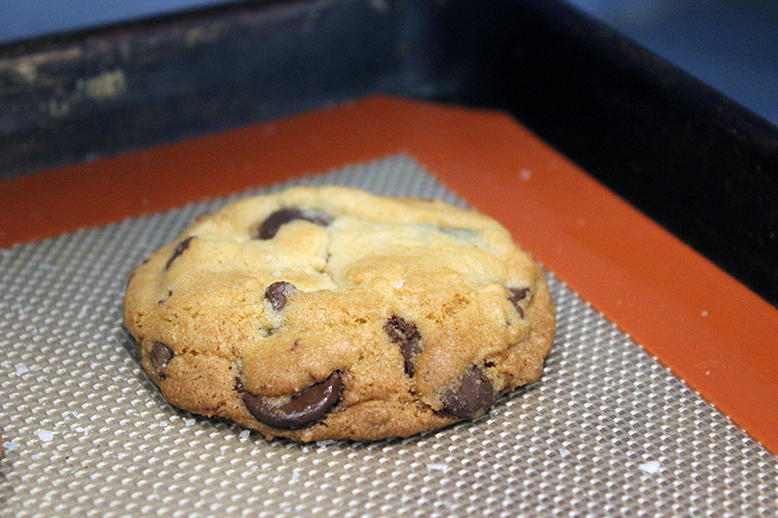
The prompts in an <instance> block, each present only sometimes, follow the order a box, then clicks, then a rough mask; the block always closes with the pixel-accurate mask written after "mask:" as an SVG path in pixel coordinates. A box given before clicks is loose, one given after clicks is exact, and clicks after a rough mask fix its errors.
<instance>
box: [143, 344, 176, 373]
mask: <svg viewBox="0 0 778 518" xmlns="http://www.w3.org/2000/svg"><path fill="white" fill-rule="evenodd" d="M173 356H175V353H174V352H173V349H171V348H170V347H168V346H167V345H165V344H163V343H162V342H154V345H152V346H151V354H150V355H149V359H150V360H151V364H152V365H153V366H154V370H156V371H157V376H159V378H160V379H165V378H166V377H167V366H168V364H169V363H170V361H171V360H172V359H173Z"/></svg>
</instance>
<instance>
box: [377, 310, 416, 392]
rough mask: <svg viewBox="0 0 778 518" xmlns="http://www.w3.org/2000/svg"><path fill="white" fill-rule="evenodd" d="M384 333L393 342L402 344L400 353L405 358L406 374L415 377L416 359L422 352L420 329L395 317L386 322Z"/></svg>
mask: <svg viewBox="0 0 778 518" xmlns="http://www.w3.org/2000/svg"><path fill="white" fill-rule="evenodd" d="M384 331H386V334H388V335H389V338H391V339H392V342H394V343H397V342H400V351H401V352H402V354H403V358H405V372H406V374H408V376H410V377H413V375H414V374H415V372H416V365H415V362H416V357H417V356H418V355H419V354H421V351H422V349H421V334H420V333H419V329H418V328H417V327H416V325H415V324H413V323H411V322H408V321H407V320H405V319H403V318H401V317H398V316H397V315H395V316H393V317H391V318H390V319H389V320H387V321H386V324H385V325H384Z"/></svg>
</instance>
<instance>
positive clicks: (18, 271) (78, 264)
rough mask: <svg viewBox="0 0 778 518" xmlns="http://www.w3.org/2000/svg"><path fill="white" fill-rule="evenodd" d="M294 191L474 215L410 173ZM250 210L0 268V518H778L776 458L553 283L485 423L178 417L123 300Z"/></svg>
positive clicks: (46, 250) (12, 257)
mask: <svg viewBox="0 0 778 518" xmlns="http://www.w3.org/2000/svg"><path fill="white" fill-rule="evenodd" d="M291 183H293V184H299V183H307V184H312V185H320V184H341V185H350V186H354V187H359V188H364V189H368V190H371V191H373V192H376V193H379V194H387V195H409V196H422V197H435V198H442V199H444V200H446V201H448V202H450V203H454V204H457V205H460V206H464V205H465V202H464V201H463V200H462V199H460V198H458V197H457V196H456V195H455V194H453V193H452V192H451V191H450V190H448V189H447V188H446V187H445V186H444V185H443V184H441V183H440V182H439V181H438V180H436V179H435V178H434V177H433V176H432V175H430V174H429V173H428V172H427V171H426V170H425V168H424V167H423V166H422V165H420V163H419V162H418V161H417V160H416V159H415V157H413V156H411V155H408V154H394V155H392V156H388V157H386V158H384V159H380V160H372V161H368V162H362V163H358V164H353V165H351V166H345V167H340V168H337V169H334V170H331V171H325V172H322V173H321V174H317V175H312V176H305V177H302V178H299V179H296V180H294V181H292V182H291ZM285 185H289V183H288V182H287V183H286V184H275V185H274V186H272V187H269V188H268V189H270V190H275V189H280V188H282V187H284V186H285ZM257 192H265V189H259V190H252V191H249V192H244V193H242V194H239V195H237V196H232V197H225V198H220V199H215V200H210V201H204V202H200V203H195V204H190V205H187V206H184V207H182V208H178V209H174V210H170V211H166V212H158V213H154V214H151V215H148V216H144V217H136V218H133V219H128V220H125V221H122V222H119V223H114V224H110V225H107V226H100V227H94V228H88V229H84V230H80V231H77V232H72V233H68V234H65V235H62V236H60V237H56V238H50V239H46V240H43V241H38V242H33V243H27V244H21V245H17V246H13V247H9V248H4V249H0V351H2V357H1V361H0V380H1V382H2V383H1V388H0V401H2V411H1V412H0V430H2V435H3V446H4V449H5V457H4V458H3V459H2V460H0V513H2V515H3V516H16V517H19V518H21V517H43V516H101V517H109V516H116V517H118V516H167V517H176V516H202V517H205V516H214V517H222V516H260V517H262V516H268V517H269V516H339V517H348V516H424V517H434V516H441V517H442V516H476V515H485V516H486V515H488V516H506V517H507V516H522V515H526V516H537V515H544V516H570V515H610V516H613V515H625V516H641V515H644V516H645V515H648V516H655V515H665V516H667V515H674V516H680V515H690V516H714V515H715V516H745V515H753V516H757V515H759V516H764V515H771V516H774V515H776V513H778V462H777V461H776V457H775V456H774V455H772V454H771V453H770V452H768V451H767V450H766V449H764V448H763V447H762V446H761V445H760V444H759V443H757V442H756V441H755V440H753V439H751V438H750V437H749V436H748V435H747V434H746V433H745V432H744V431H743V430H741V429H740V428H739V427H737V426H735V425H734V424H732V423H731V422H730V420H729V419H728V418H727V417H726V416H725V415H724V414H722V413H720V412H719V411H718V410H717V409H716V408H714V407H713V405H711V404H710V403H708V402H706V401H705V400H704V399H703V398H702V397H701V396H700V395H699V394H697V393H696V392H695V391H693V390H692V389H690V388H688V387H687V385H686V384H684V383H683V382H682V381H681V380H680V379H678V378H677V377H675V376H674V375H673V374H672V373H671V372H670V371H669V370H668V369H667V368H665V367H664V366H662V364H660V363H659V362H658V361H657V360H656V359H655V358H653V357H652V356H651V355H650V354H648V353H647V352H646V350H645V349H644V348H642V347H641V346H639V345H637V344H636V343H635V342H633V341H632V340H631V339H630V337H629V336H627V335H626V334H625V333H624V332H622V331H621V330H620V329H619V328H618V327H617V326H616V325H614V324H613V323H611V322H610V321H608V320H607V319H606V318H605V317H604V316H603V315H602V314H601V313H599V312H598V311H597V310H595V309H593V308H592V307H591V306H590V305H589V304H588V303H587V302H585V301H584V300H582V299H581V298H580V297H579V296H577V295H576V294H575V293H574V292H573V291H572V290H571V289H569V288H568V287H567V286H566V285H565V284H564V283H562V282H561V281H560V280H558V278H557V277H556V276H555V275H554V273H553V272H551V273H550V274H549V277H550V284H551V289H552V293H553V296H554V299H555V302H556V304H557V308H558V326H559V331H558V336H557V340H556V343H555V346H554V349H553V351H552V353H551V355H550V356H549V358H548V360H547V362H546V368H545V372H544V375H543V377H542V378H541V380H540V381H539V382H537V383H535V384H533V385H531V386H528V387H526V388H522V389H519V390H517V391H515V392H513V393H511V394H510V395H508V396H506V397H504V398H503V399H502V400H500V402H499V403H498V404H497V405H496V407H495V408H494V409H493V411H492V412H490V413H489V414H488V415H487V416H485V417H484V418H482V419H480V420H478V421H476V422H466V423H461V424H459V425H456V426H453V427H450V428H448V429H445V430H442V431H439V432H436V433H431V434H426V435H422V436H416V437H411V438H407V439H395V440H387V441H378V442H369V443H350V442H334V441H327V442H320V443H312V444H296V443H292V442H288V441H285V440H275V441H271V442H268V441H265V440H264V439H263V438H262V437H261V436H260V435H258V434H255V433H249V432H248V431H245V430H242V429H240V428H238V427H236V426H233V425H231V424H228V423H225V422H223V421H220V420H218V419H207V418H202V417H198V416H194V415H190V414H187V413H184V412H181V411H178V410H176V409H175V408H173V407H171V406H170V405H168V404H167V403H166V402H165V401H164V400H163V399H162V398H161V396H160V394H159V392H158V390H157V389H156V388H155V387H154V385H153V384H152V383H151V382H150V381H149V380H148V379H147V377H146V376H145V374H144V373H143V372H142V369H141V367H140V365H139V357H138V353H137V351H136V349H135V346H134V344H133V342H132V339H131V338H130V337H129V335H128V334H127V333H126V331H125V330H124V329H123V328H122V324H121V300H122V295H123V291H124V286H125V282H126V280H127V277H128V275H129V274H130V272H131V270H132V269H133V268H134V266H135V265H136V264H138V263H139V262H140V261H141V260H142V259H143V258H144V257H146V256H147V255H148V254H150V253H151V252H152V251H153V250H155V249H156V248H157V247H158V246H160V245H162V244H163V243H165V242H167V241H169V240H170V239H172V238H173V237H175V236H176V234H177V233H178V232H179V231H180V230H182V229H183V227H185V226H186V225H187V224H188V223H189V222H190V221H191V220H192V219H193V218H194V217H195V216H196V215H197V214H199V213H201V212H204V211H208V210H212V209H214V208H215V207H217V206H219V205H221V204H223V203H226V202H227V201H230V200H231V199H234V198H236V197H238V196H244V195H247V194H252V193H257Z"/></svg>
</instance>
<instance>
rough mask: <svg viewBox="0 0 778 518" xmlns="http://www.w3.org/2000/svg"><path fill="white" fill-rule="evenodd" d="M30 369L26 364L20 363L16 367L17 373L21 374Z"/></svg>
mask: <svg viewBox="0 0 778 518" xmlns="http://www.w3.org/2000/svg"><path fill="white" fill-rule="evenodd" d="M29 370H30V369H28V368H27V366H26V365H19V366H17V367H16V375H17V376H21V375H22V374H24V373H26V372H28V371H29Z"/></svg>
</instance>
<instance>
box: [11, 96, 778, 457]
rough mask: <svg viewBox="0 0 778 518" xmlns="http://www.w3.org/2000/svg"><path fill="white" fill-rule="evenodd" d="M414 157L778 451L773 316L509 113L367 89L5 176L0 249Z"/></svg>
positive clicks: (777, 317) (777, 316)
mask: <svg viewBox="0 0 778 518" xmlns="http://www.w3.org/2000/svg"><path fill="white" fill-rule="evenodd" d="M398 152H407V153H408V154H409V155H411V156H413V157H414V158H415V159H416V160H418V161H419V162H420V163H421V164H423V165H424V166H425V167H426V168H427V169H428V170H429V171H430V172H431V173H432V174H434V175H435V176H436V177H438V178H439V179H440V180H441V181H442V182H443V183H444V184H446V185H447V186H448V187H450V188H451V189H453V190H454V191H455V192H456V193H457V194H459V195H460V196H462V197H463V198H464V199H466V200H467V201H468V202H470V203H471V204H472V205H473V206H475V207H477V208H478V209H479V210H481V211H483V212H485V213H487V214H490V215H491V216H493V217H495V218H496V219H498V220H499V221H501V222H502V223H503V224H505V225H506V226H507V227H508V228H509V230H510V231H511V232H512V233H513V235H514V237H515V238H516V239H517V241H518V242H520V243H521V244H522V245H523V246H524V247H525V248H526V249H527V250H528V251H530V252H531V253H532V254H533V255H534V256H535V257H537V258H538V259H539V260H540V261H541V262H542V263H544V265H545V266H546V267H548V268H549V269H550V270H551V271H553V272H554V274H555V275H556V276H557V277H558V278H560V279H561V280H563V281H564V282H565V283H566V284H567V285H568V286H569V287H570V288H571V289H573V290H574V291H576V292H577V293H579V294H580V295H581V296H582V297H583V298H584V299H586V300H587V301H589V302H590V303H591V304H592V306H593V307H595V308H596V309H597V310H599V311H601V312H602V313H603V314H604V315H605V316H606V317H607V318H609V319H610V320H612V321H613V322H615V323H616V324H617V325H618V326H619V327H620V328H621V329H622V330H623V331H624V332H626V333H628V334H629V335H630V336H632V338H633V339H634V340H636V341H637V342H638V343H639V344H641V345H642V346H644V347H645V348H646V349H647V350H648V351H649V352H650V353H651V354H653V355H655V356H656V357H658V358H659V360H660V361H661V362H663V363H664V364H666V365H667V366H669V367H670V368H671V369H672V371H673V372H674V373H675V374H676V375H678V376H679V377H681V378H682V379H683V380H685V381H686V382H687V383H688V384H689V385H690V386H691V387H692V388H694V389H696V390H697V391H698V392H700V393H701V394H702V395H703V396H704V397H705V398H706V399H708V400H709V401H711V402H712V403H713V404H715V405H716V406H717V407H718V408H719V409H720V410H721V411H723V412H724V413H725V414H727V415H728V416H729V417H730V418H731V419H732V420H733V421H734V422H735V423H737V424H738V425H740V426H741V427H742V428H743V429H745V430H746V431H747V432H748V433H749V434H751V435H752V436H753V437H754V438H755V439H757V440H758V441H760V442H761V443H762V444H763V445H764V446H765V447H766V448H768V449H769V450H770V451H772V452H773V453H776V454H778V397H776V396H778V384H777V383H778V347H776V346H775V341H776V336H778V311H777V310H776V309H775V308H773V307H772V306H771V305H769V304H767V303H766V302H765V301H764V300H762V299H761V298H759V297H758V296H756V295H755V294H754V293H753V292H751V291H750V290H748V289H747V288H745V287H744V286H743V285H741V284H739V283H738V282H737V281H735V280H734V279H733V278H732V277H730V276H729V275H727V274H726V273H724V272H723V271H722V270H720V269H719V268H717V267H716V266H714V265H713V264H712V263H710V262H709V261H707V260H706V259H705V258H703V257H702V256H700V255H699V254H697V253H695V252H694V251H693V250H691V249H690V248H689V247H688V246H686V245H685V244H684V243H682V242H681V241H679V240H678V239H676V238H675V237H673V236H672V235H671V234H669V233H668V232H666V231H665V230H663V229H662V228H661V227H659V226H658V225H656V224H655V223H653V222H652V221H651V220H649V219H648V218H646V217H645V216H643V215H642V214H641V213H640V212H638V211H637V210H635V209H634V208H633V207H631V206H630V205H628V204H627V203H625V202H624V201H623V200H621V199H620V198H619V197H618V196H616V195H614V194H613V193H611V192H610V191H608V190H607V189H606V188H605V187H603V186H602V185H601V184H599V183H598V182H597V181H595V180H594V179H593V178H592V177H590V176H589V175H587V174H586V173H584V172H583V171H581V170H580V169H579V168H578V167H576V166H575V165H574V164H572V163H571V162H570V161H568V160H567V159H565V158H564V157H563V156H561V155H560V154H559V153H558V152H556V151H555V150H554V149H553V148H551V147H550V146H548V145H546V144H545V143H543V142H542V141H540V140H539V139H538V138H537V137H536V136H534V135H533V134H532V133H530V132H529V131H528V130H527V129H525V128H523V127H522V126H521V125H519V124H517V123H516V122H515V121H514V120H513V119H511V118H510V117H509V116H507V115H505V114H502V113H498V112H491V111H480V110H473V109H467V108H454V107H446V106H440V105H435V104H429V103H423V102H416V101H408V100H401V99H396V98H391V97H371V98H368V99H364V100H361V101H357V102H355V103H351V104H345V105H342V106H338V107H335V108H331V109H325V110H321V111H317V112H313V113H308V114H303V115H298V116H294V117H290V118H286V119H282V120H279V121H274V122H271V123H266V124H261V125H257V126H252V127H248V128H244V129H239V130H235V131H230V132H225V133H220V134H217V135H212V136H207V137H202V138H197V139H193V140H189V141H185V142H181V143H177V144H173V145H168V146H163V147H158V148H153V149H148V150H144V151H140V152H136V153H132V154H128V155H124V156H120V157H115V158H108V159H102V160H97V161H94V162H91V163H85V164H79V165H75V166H72V167H66V168H63V169H58V170H55V171H50V172H43V173H39V174H33V175H28V176H23V177H20V178H16V179H11V180H7V181H5V182H0V222H2V226H0V246H8V245H10V244H12V243H16V242H22V241H26V240H33V239H38V238H43V237H48V236H53V235H56V234H59V233H62V232H66V231H72V230H76V229H77V228H80V227H85V226H94V225H100V224H104V223H108V222H111V221H115V220H119V219H122V218H126V217H130V216H137V215H140V214H143V213H148V212H152V211H159V210H162V209H168V208H172V207H175V206H180V205H183V204H186V203H189V202H193V201H197V200H201V199H206V198H218V197H222V196H224V195H227V194H231V193H235V192H239V191H242V190H245V189H248V188H252V187H258V186H263V185H269V184H272V183H276V182H279V181H283V180H288V179H290V178H293V177H296V176H300V175H303V174H310V173H315V172H321V171H323V170H327V169H330V168H334V167H340V166H343V165H346V164H353V163H355V162H362V161H367V160H372V159H376V158H382V157H385V156H388V155H390V154H395V153H398Z"/></svg>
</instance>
